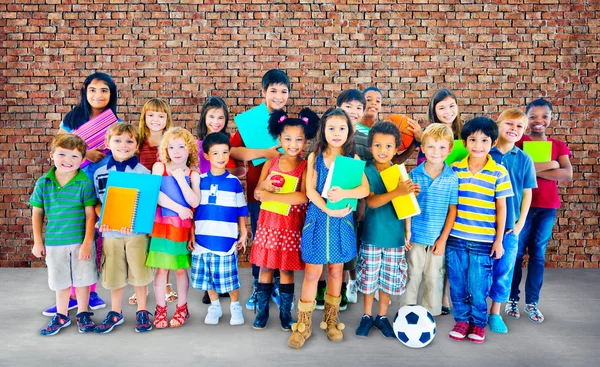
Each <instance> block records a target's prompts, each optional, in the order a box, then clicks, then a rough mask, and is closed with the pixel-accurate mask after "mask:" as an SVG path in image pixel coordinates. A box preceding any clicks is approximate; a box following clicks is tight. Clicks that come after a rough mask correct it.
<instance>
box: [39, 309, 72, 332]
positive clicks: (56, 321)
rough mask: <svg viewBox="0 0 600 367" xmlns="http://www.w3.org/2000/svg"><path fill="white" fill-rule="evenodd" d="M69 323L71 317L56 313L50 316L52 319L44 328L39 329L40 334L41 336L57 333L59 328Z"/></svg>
mask: <svg viewBox="0 0 600 367" xmlns="http://www.w3.org/2000/svg"><path fill="white" fill-rule="evenodd" d="M69 325H71V319H70V318H69V316H65V315H63V314H60V313H57V314H56V315H54V317H52V320H50V322H49V323H48V325H46V327H45V328H43V329H42V330H40V335H42V336H52V335H55V334H57V333H58V332H59V331H60V329H62V328H64V327H67V326H69Z"/></svg>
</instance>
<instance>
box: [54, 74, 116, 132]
mask: <svg viewBox="0 0 600 367" xmlns="http://www.w3.org/2000/svg"><path fill="white" fill-rule="evenodd" d="M94 80H100V81H102V82H104V83H106V85H108V89H109V90H110V99H109V100H108V105H107V106H106V108H110V109H111V110H112V112H113V113H114V114H115V116H117V98H118V93H117V85H116V84H115V82H114V81H113V80H112V78H111V77H110V75H108V74H105V73H99V72H96V73H93V74H90V75H89V76H88V77H87V78H85V80H84V81H83V85H82V86H81V91H80V97H79V103H78V104H77V105H76V106H75V107H74V108H73V109H72V110H71V111H70V112H69V113H67V115H66V116H65V118H64V119H63V124H64V126H65V127H66V128H67V129H69V130H75V129H77V128H78V127H80V126H81V125H83V123H84V122H87V121H88V120H89V119H90V115H91V114H92V106H90V103H89V102H88V100H87V87H88V86H89V85H90V84H91V83H92V82H93V81H94ZM117 118H118V117H117Z"/></svg>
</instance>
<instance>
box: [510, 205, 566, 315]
mask: <svg viewBox="0 0 600 367" xmlns="http://www.w3.org/2000/svg"><path fill="white" fill-rule="evenodd" d="M555 220H556V209H547V208H531V209H529V213H528V214H527V219H526V220H525V225H524V226H523V230H522V231H521V233H520V234H519V249H518V251H517V260H516V262H515V273H514V275H513V279H512V289H511V291H510V298H511V299H514V300H516V301H518V300H519V293H520V291H519V285H520V284H521V278H522V277H523V269H522V265H523V255H525V249H527V253H528V254H529V264H528V266H527V268H528V269H527V280H526V281H525V303H527V304H530V303H537V302H538V301H539V300H540V291H541V290H542V283H543V282H544V260H545V257H546V246H548V241H549V240H550V237H551V236H552V228H553V227H554V221H555Z"/></svg>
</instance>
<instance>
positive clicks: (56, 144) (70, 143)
mask: <svg viewBox="0 0 600 367" xmlns="http://www.w3.org/2000/svg"><path fill="white" fill-rule="evenodd" d="M56 148H63V149H68V150H75V149H77V150H78V151H79V152H80V153H81V156H82V157H83V158H85V152H86V150H87V144H86V143H85V140H83V138H81V137H80V136H78V135H74V134H68V133H62V134H58V135H56V136H55V137H54V139H52V144H51V145H50V152H52V153H54V151H55V150H56Z"/></svg>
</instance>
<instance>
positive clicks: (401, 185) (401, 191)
mask: <svg viewBox="0 0 600 367" xmlns="http://www.w3.org/2000/svg"><path fill="white" fill-rule="evenodd" d="M415 185H416V184H415V183H413V182H412V181H411V180H406V181H402V178H400V180H399V181H398V187H396V188H395V189H394V190H395V192H396V195H397V196H403V195H408V194H410V193H412V192H414V191H415ZM416 186H418V185H416ZM419 190H420V188H419Z"/></svg>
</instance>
